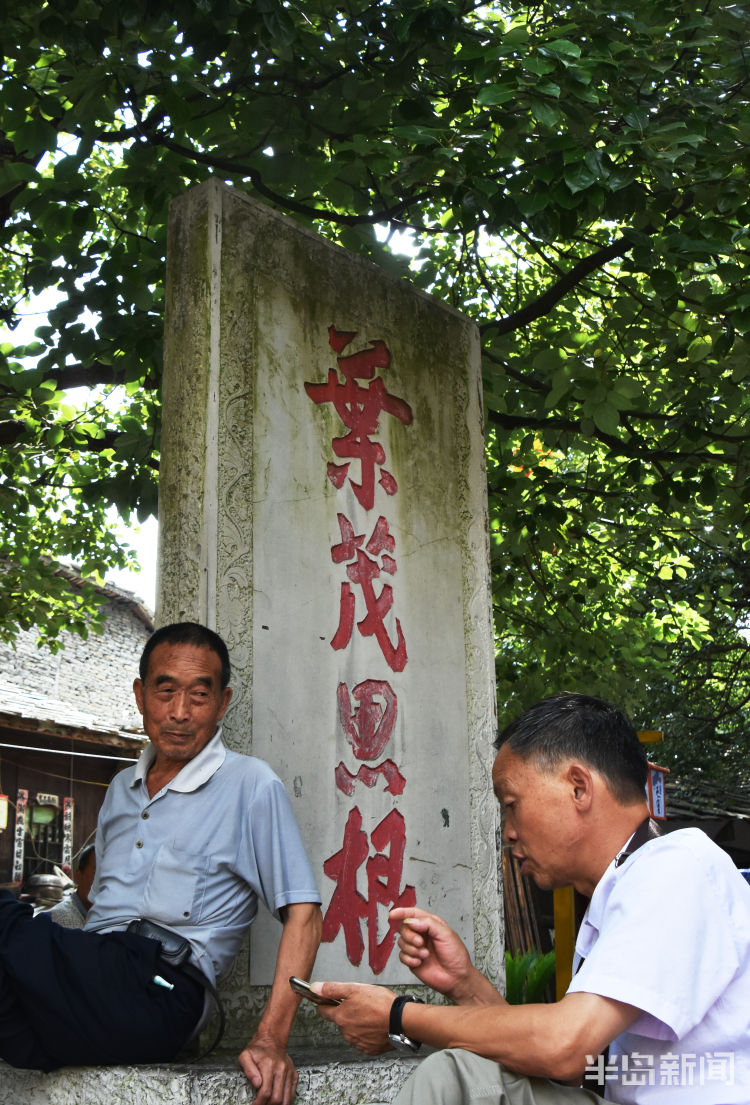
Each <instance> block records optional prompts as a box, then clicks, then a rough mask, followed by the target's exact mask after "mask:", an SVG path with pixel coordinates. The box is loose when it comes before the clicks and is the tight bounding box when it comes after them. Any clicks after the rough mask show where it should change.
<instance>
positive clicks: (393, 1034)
mask: <svg viewBox="0 0 750 1105" xmlns="http://www.w3.org/2000/svg"><path fill="white" fill-rule="evenodd" d="M407 1001H416V1002H417V1004H418V1005H424V1002H423V1001H422V999H421V998H418V997H415V995H414V994H401V995H399V997H397V998H394V1000H393V1005H392V1006H391V1015H390V1018H389V1020H388V1042H389V1044H390V1045H391V1047H393V1048H395V1049H396V1051H400V1052H402V1053H403V1054H405V1055H413V1054H414V1052H415V1051H419V1049H420V1048H421V1046H422V1043H421V1041H420V1040H412V1038H411V1036H407V1035H405V1033H404V1032H403V1031H402V1029H401V1013H402V1011H403V1008H404V1006H405V1005H406V1003H407Z"/></svg>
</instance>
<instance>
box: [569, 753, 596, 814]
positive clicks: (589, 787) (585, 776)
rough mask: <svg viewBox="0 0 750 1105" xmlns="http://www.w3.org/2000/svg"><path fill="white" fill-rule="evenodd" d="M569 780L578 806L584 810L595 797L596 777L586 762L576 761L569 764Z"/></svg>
mask: <svg viewBox="0 0 750 1105" xmlns="http://www.w3.org/2000/svg"><path fill="white" fill-rule="evenodd" d="M567 781H568V784H569V786H570V789H571V793H572V795H573V801H574V802H575V804H576V807H577V808H578V809H579V810H580V811H581V812H584V811H585V810H587V809H588V808H589V807H590V806H591V801H592V799H593V797H594V777H593V775H592V774H591V771H590V770H589V768H588V767H586V765H585V764H581V763H576V762H575V761H574V762H573V763H571V764H569V765H568V770H567Z"/></svg>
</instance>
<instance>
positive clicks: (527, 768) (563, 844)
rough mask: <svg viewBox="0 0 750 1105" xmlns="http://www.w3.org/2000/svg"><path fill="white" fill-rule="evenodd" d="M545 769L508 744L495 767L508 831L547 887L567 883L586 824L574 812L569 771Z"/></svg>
mask: <svg viewBox="0 0 750 1105" xmlns="http://www.w3.org/2000/svg"><path fill="white" fill-rule="evenodd" d="M566 767H567V765H566V764H562V765H561V767H560V769H559V770H552V771H549V772H548V771H540V769H539V768H538V767H537V766H536V764H535V762H534V760H533V758H530V759H522V758H521V757H520V756H517V755H516V754H515V753H514V752H512V751H511V750H510V748H509V747H508V746H507V745H503V746H502V747H501V749H500V751H499V752H498V754H497V759H496V760H495V764H494V767H493V769H492V784H493V787H494V789H495V794H496V795H497V799H498V801H499V802H500V805H501V806H502V810H503V823H504V824H503V829H504V831H503V835H504V838H505V840H506V841H507V842H508V843H509V844H511V845H512V851H513V855H514V856H515V857H516V859H517V860H518V861H519V862H520V864H521V873H522V874H523V875H530V876H531V878H533V880H534V882H535V883H536V884H537V886H539V887H540V888H541V889H542V890H551V889H553V888H554V887H558V886H567V885H568V884H569V883H570V882H571V881H573V880H572V877H571V876H572V874H573V871H574V868H575V866H576V865H575V855H576V844H577V841H578V833H579V832H580V825H579V822H578V820H577V818H575V816H574V802H573V788H572V786H571V783H570V781H569V779H568V778H567V773H566Z"/></svg>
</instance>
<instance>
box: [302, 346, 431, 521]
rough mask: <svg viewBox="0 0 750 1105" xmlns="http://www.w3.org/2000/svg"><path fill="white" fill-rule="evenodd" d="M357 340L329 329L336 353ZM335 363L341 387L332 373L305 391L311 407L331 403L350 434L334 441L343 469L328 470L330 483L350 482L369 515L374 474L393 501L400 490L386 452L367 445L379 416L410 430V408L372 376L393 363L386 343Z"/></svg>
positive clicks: (372, 443) (376, 445) (377, 445)
mask: <svg viewBox="0 0 750 1105" xmlns="http://www.w3.org/2000/svg"><path fill="white" fill-rule="evenodd" d="M355 336H356V335H355V334H354V333H353V332H352V331H348V330H347V331H343V330H337V329H336V328H335V327H334V326H331V327H329V329H328V341H329V344H330V346H331V348H332V349H333V350H334V351H335V352H337V353H340V352H342V351H343V350H344V349H345V348H346V346H347V345H348V344H349V343H350V342H351V341H352V339H353V338H354V337H355ZM336 363H337V364H338V367H339V371H340V372H341V374H342V376H343V377H344V383H342V382H341V380H340V379H339V376H338V373H337V372H336V370H335V369H333V368H331V369H329V371H328V379H327V380H326V382H325V383H324V384H315V383H306V384H305V391H306V392H307V394H308V395H309V397H310V398H311V399H312V401H313V403H332V404H333V406H334V409H335V410H336V413H337V414H338V416H339V418H340V419H341V421H342V422H343V423H344V425H345V426H346V428H347V429H348V431H349V433H347V434H346V435H345V436H344V437H335V438H334V439H333V442H332V447H333V451H334V453H335V454H336V456H337V457H338V458H339V459H340V460H346V462H347V463H345V464H329V465H328V476H329V479H330V480H331V482H332V483H333V484H334V486H335V487H341V486H342V485H343V483H344V481H345V480H346V479H347V477H348V478H349V480H350V483H351V486H352V490H353V491H354V494H355V495H356V496H357V499H358V500H359V502H360V504H361V505H362V506H363V507H364V509H365V510H372V507H373V504H374V502H375V470H376V468H379V469H380V473H381V474H380V481H379V482H380V485H381V487H382V488H383V490H384V491H385V492H386V494H388V495H394V494H395V493H396V491H397V490H398V484H397V483H396V480H395V479H394V477H393V475H392V474H391V473H390V472H387V471H386V470H385V468H383V464H384V463H385V450H384V448H383V446H382V445H381V444H380V442H379V441H373V440H372V439H371V438H372V435H373V434H375V433H377V430H378V426H379V422H380V415H381V413H382V412H385V413H386V414H390V415H393V417H394V418H398V419H399V421H400V422H403V423H404V425H405V426H409V425H410V424H411V421H412V412H411V407H410V406H409V404H408V403H405V402H404V400H403V399H399V398H398V397H397V396H395V395H391V394H390V392H389V391H388V390H387V389H386V386H385V384H384V383H383V380H382V378H381V377H380V376H377V377H376V376H375V372H376V371H377V369H379V368H382V369H386V368H388V366H389V365H390V363H391V355H390V352H389V350H388V347H387V346H386V344H385V342H383V341H373V342H370V347H369V348H368V349H364V350H361V351H360V352H358V353H350V354H349V356H347V357H337V358H336ZM362 380H365V381H372V383H370V384H368V386H366V387H365V386H363V385H362V384H361V383H359V382H358V381H362ZM352 460H358V461H359V462H360V483H355V482H354V480H352V479H351V477H350V476H349V465H350V463H351V461H352Z"/></svg>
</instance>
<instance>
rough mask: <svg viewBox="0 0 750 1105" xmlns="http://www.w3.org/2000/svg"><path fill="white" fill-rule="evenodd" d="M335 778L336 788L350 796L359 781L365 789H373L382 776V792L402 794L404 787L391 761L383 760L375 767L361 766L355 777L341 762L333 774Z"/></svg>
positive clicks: (401, 776)
mask: <svg viewBox="0 0 750 1105" xmlns="http://www.w3.org/2000/svg"><path fill="white" fill-rule="evenodd" d="M334 775H335V778H336V786H337V787H338V788H339V790H341V791H343V793H344V794H348V795H349V796H351V795H352V794H354V784H355V783H356V782H357V781H359V782H360V783H364V785H365V786H366V787H374V786H375V784H376V783H377V781H378V779H379V778H380V776H381V775H382V776H383V778H384V779H385V786H384V787H383V790H384V791H387V792H388V793H389V794H395V795H399V794H403V790H404V787H405V786H406V779H405V778H404V776H403V775H402V774H401V772H400V771H399V769H398V768H397V767H396V765H395V763H394V762H393V760H383V762H382V764H378V765H377V767H367V766H366V765H365V764H362V766H361V767H360V769H359V771H358V772H357V774H356V775H352V773H351V771H350V770H349V768H348V767H347V766H346V764H345V763H344V762H343V760H342V761H341V763H340V764H339V765H338V767H337V768H336V770H335V772H334Z"/></svg>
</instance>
